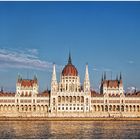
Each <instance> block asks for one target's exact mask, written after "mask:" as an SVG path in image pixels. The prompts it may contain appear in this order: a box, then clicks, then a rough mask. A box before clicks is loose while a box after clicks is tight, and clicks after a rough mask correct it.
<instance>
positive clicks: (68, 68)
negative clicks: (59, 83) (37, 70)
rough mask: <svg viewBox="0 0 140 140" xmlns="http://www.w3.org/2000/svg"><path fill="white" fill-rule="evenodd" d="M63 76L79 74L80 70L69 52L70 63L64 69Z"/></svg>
mask: <svg viewBox="0 0 140 140" xmlns="http://www.w3.org/2000/svg"><path fill="white" fill-rule="evenodd" d="M62 76H78V71H77V69H76V68H75V66H74V65H72V62H71V56H70V54H69V59H68V64H67V65H66V66H65V67H64V69H63V70H62Z"/></svg>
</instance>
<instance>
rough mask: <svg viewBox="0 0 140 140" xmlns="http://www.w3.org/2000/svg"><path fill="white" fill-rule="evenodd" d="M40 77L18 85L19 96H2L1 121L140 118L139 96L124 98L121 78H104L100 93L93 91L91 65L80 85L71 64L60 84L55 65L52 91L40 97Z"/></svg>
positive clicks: (41, 94) (61, 74)
mask: <svg viewBox="0 0 140 140" xmlns="http://www.w3.org/2000/svg"><path fill="white" fill-rule="evenodd" d="M38 89H39V85H38V79H37V76H34V77H33V79H23V78H22V77H21V76H20V75H19V76H18V78H17V82H16V93H5V92H4V91H3V88H2V90H1V92H0V117H2V116H4V117H140V92H136V91H135V92H134V93H133V94H130V93H127V94H124V90H123V81H122V75H121V74H120V76H119V78H118V77H116V79H115V80H107V78H106V74H104V75H103V76H102V80H101V85H100V93H97V92H96V91H93V90H91V88H90V79H89V72H88V64H86V68H85V79H84V81H83V84H81V82H80V76H79V74H78V70H77V69H76V67H75V66H74V65H73V64H72V59H71V56H70V54H69V58H68V63H67V64H66V65H65V67H64V69H63V70H62V72H61V73H60V80H59V82H58V81H57V77H56V68H55V64H54V65H53V72H52V79H51V90H50V91H48V90H47V91H44V92H42V93H39V90H38Z"/></svg>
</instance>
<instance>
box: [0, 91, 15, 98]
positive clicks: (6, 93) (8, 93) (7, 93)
mask: <svg viewBox="0 0 140 140" xmlns="http://www.w3.org/2000/svg"><path fill="white" fill-rule="evenodd" d="M0 96H2V97H7V96H8V97H9V96H10V97H11V96H12V97H14V96H15V93H10V92H3V93H1V92H0Z"/></svg>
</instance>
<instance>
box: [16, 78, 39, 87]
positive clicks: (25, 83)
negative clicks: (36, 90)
mask: <svg viewBox="0 0 140 140" xmlns="http://www.w3.org/2000/svg"><path fill="white" fill-rule="evenodd" d="M18 83H19V84H21V86H23V87H33V85H34V84H37V80H30V79H23V80H19V81H18Z"/></svg>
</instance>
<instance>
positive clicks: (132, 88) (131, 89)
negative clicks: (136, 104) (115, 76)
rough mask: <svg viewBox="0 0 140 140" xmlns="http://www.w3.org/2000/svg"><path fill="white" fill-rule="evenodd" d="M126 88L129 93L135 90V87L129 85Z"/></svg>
mask: <svg viewBox="0 0 140 140" xmlns="http://www.w3.org/2000/svg"><path fill="white" fill-rule="evenodd" d="M127 90H128V92H129V93H133V92H134V91H135V90H136V87H133V86H131V87H128V88H127Z"/></svg>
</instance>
